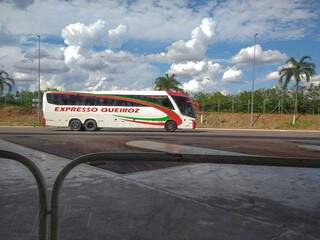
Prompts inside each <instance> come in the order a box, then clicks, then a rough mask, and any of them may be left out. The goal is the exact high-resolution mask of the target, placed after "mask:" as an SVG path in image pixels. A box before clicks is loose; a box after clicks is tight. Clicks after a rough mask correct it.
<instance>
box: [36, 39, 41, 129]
mask: <svg viewBox="0 0 320 240" xmlns="http://www.w3.org/2000/svg"><path fill="white" fill-rule="evenodd" d="M37 38H38V40H39V56H38V119H37V123H38V127H40V57H41V56H40V40H41V37H40V35H38V34H37Z"/></svg>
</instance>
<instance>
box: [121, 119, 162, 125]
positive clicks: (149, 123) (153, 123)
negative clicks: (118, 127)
mask: <svg viewBox="0 0 320 240" xmlns="http://www.w3.org/2000/svg"><path fill="white" fill-rule="evenodd" d="M124 121H127V122H134V123H141V124H148V125H156V126H164V123H162V122H159V123H157V122H141V121H134V120H124Z"/></svg>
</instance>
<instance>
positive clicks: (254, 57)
mask: <svg viewBox="0 0 320 240" xmlns="http://www.w3.org/2000/svg"><path fill="white" fill-rule="evenodd" d="M257 36H258V33H255V34H254V46H253V70H252V88H251V116H250V123H251V124H252V123H253V93H254V80H255V79H254V78H255V70H256V69H255V68H256V45H257Z"/></svg>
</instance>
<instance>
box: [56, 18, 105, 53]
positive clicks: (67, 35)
mask: <svg viewBox="0 0 320 240" xmlns="http://www.w3.org/2000/svg"><path fill="white" fill-rule="evenodd" d="M107 32H108V29H107V26H106V24H105V22H104V21H102V20H100V19H99V20H97V21H96V22H94V23H92V24H89V25H85V24H83V23H80V22H77V23H73V24H69V25H68V26H66V27H65V28H64V29H62V32H61V35H62V37H63V38H64V43H65V44H67V45H69V46H79V47H81V48H90V47H92V46H93V45H98V44H103V43H106V41H107Z"/></svg>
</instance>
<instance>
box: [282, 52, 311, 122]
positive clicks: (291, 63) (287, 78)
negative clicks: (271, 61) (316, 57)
mask: <svg viewBox="0 0 320 240" xmlns="http://www.w3.org/2000/svg"><path fill="white" fill-rule="evenodd" d="M307 60H311V57H309V56H304V57H302V58H301V59H300V60H297V59H295V58H293V57H291V58H289V59H288V60H287V61H286V66H284V67H283V68H282V69H281V70H280V71H279V75H280V79H279V82H280V83H281V84H282V85H283V87H284V88H285V89H286V88H287V87H288V85H289V83H290V82H291V81H295V90H296V94H295V103H294V113H293V119H292V123H293V124H295V123H296V117H297V112H298V91H299V84H300V82H301V81H302V79H304V78H305V79H306V81H307V82H309V81H310V78H311V76H312V75H314V74H315V73H316V72H315V64H314V63H311V62H308V61H307Z"/></svg>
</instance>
